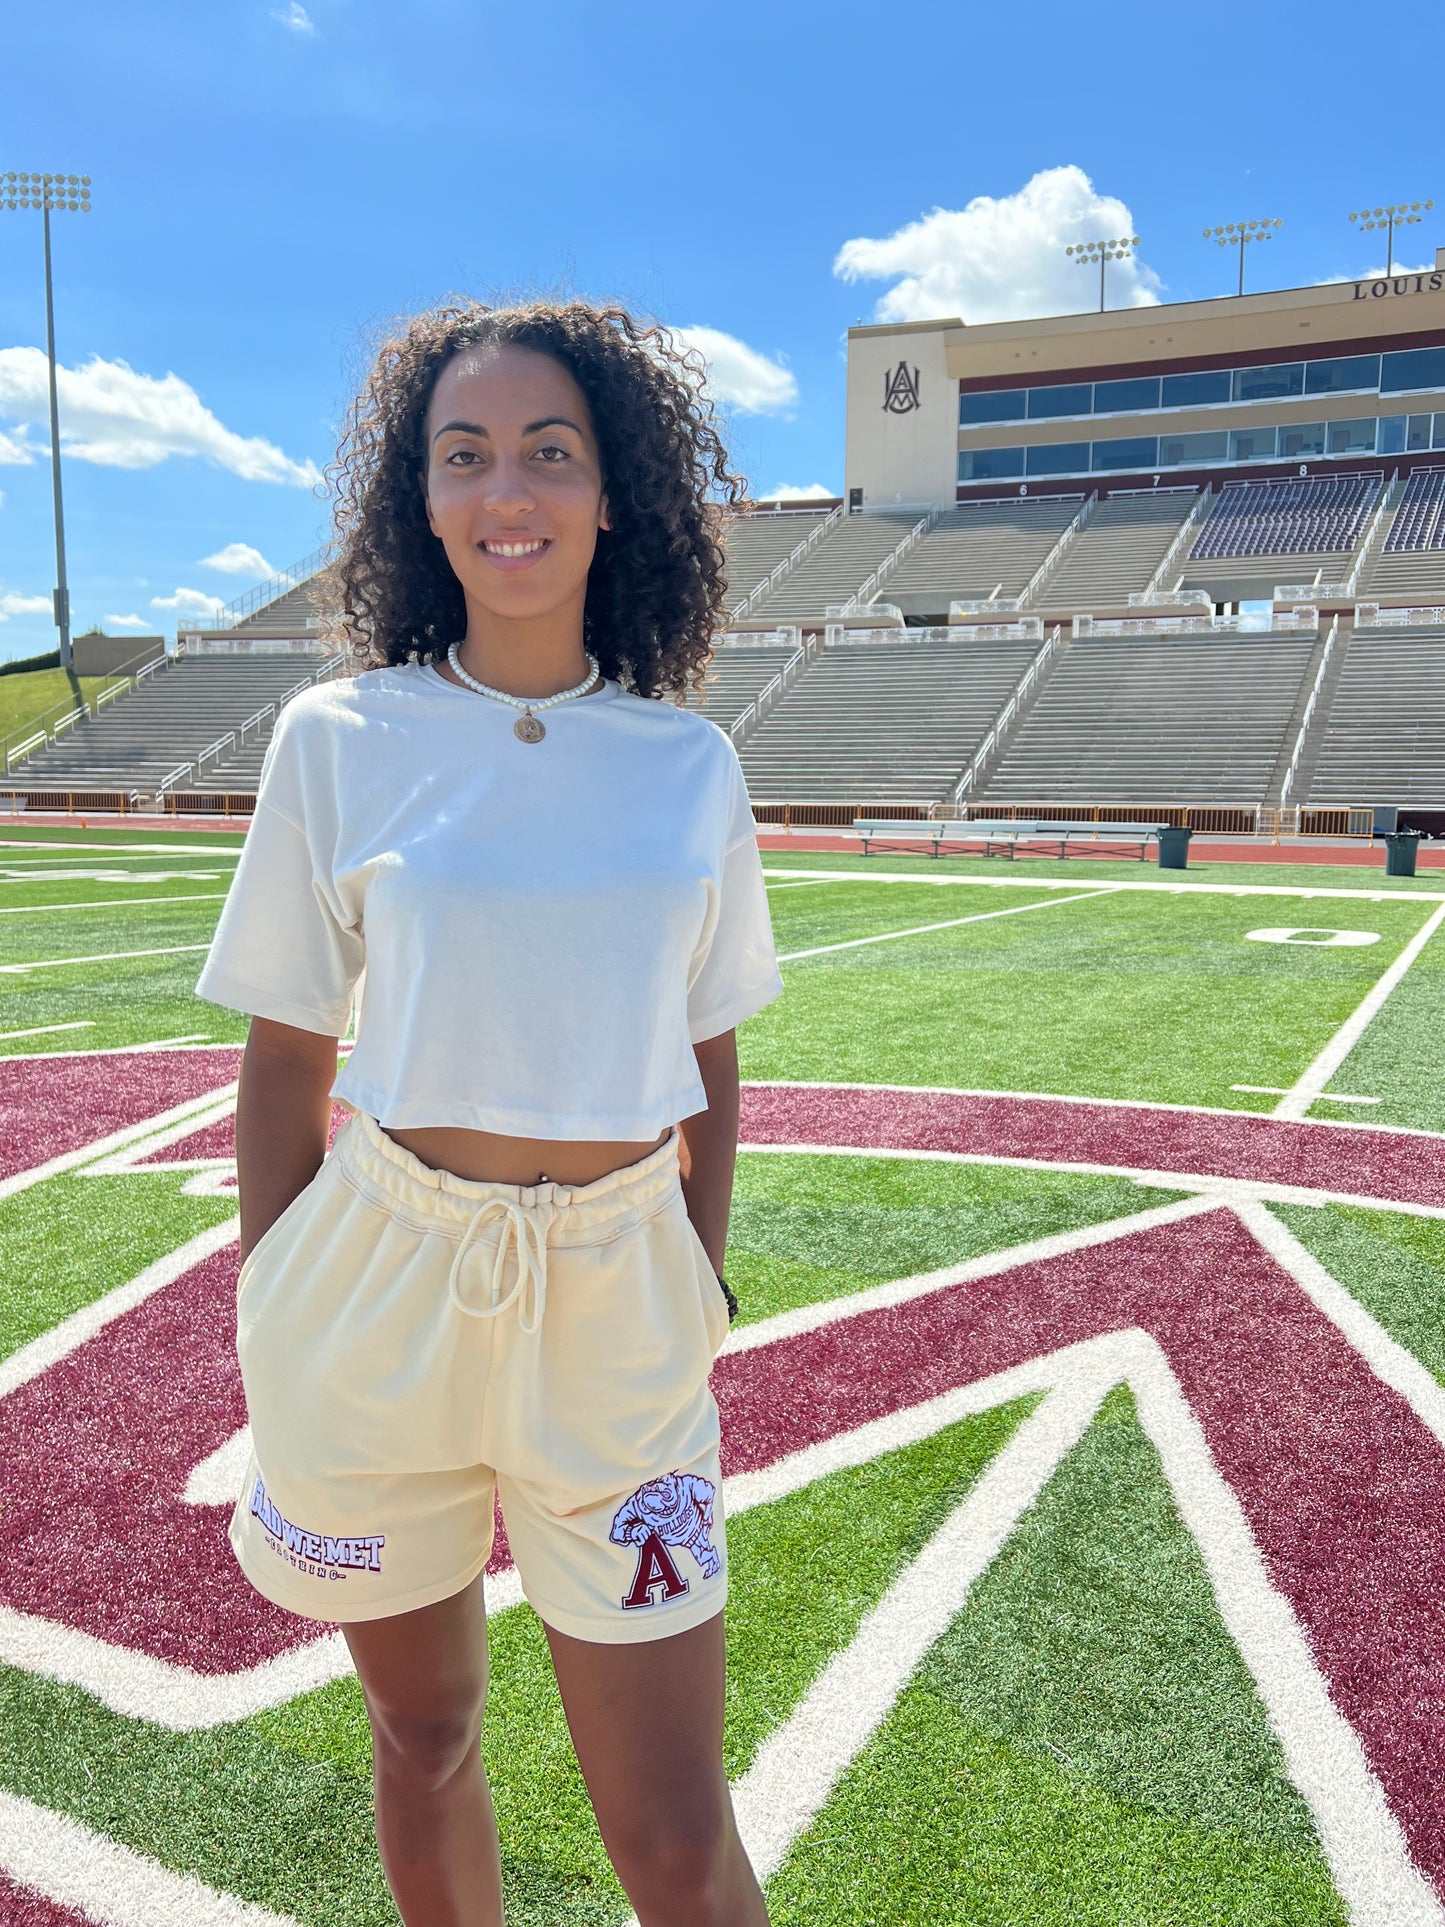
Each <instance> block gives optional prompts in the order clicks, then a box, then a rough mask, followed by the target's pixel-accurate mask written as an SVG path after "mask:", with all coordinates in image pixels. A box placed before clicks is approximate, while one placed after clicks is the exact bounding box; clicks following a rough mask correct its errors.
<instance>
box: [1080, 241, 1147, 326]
mask: <svg viewBox="0 0 1445 1927" xmlns="http://www.w3.org/2000/svg"><path fill="white" fill-rule="evenodd" d="M1138 245H1139V237H1138V235H1137V234H1123V235H1120V236H1119V238H1118V239H1117V240H1112V241H1077V242H1075V243H1074V245H1073V246H1072V247H1067V248H1065V249H1064V253H1065V254H1069V255H1072V256H1073V258H1074V261H1075V263H1076V264H1077V266H1079V267H1081V268H1087V267H1092V266H1093V264H1094V263H1095V262H1096V261H1097V262H1098V264H1099V313H1100V314H1102V313H1103V312H1104V264H1105V263H1106V262H1108V261H1132V260H1133V258H1134V250H1135V248H1137V247H1138Z"/></svg>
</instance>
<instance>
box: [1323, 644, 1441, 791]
mask: <svg viewBox="0 0 1445 1927" xmlns="http://www.w3.org/2000/svg"><path fill="white" fill-rule="evenodd" d="M1307 794H1308V800H1309V801H1310V802H1311V803H1315V804H1320V805H1326V804H1334V805H1339V804H1375V803H1398V804H1414V805H1416V806H1419V805H1421V804H1428V805H1432V806H1434V807H1435V808H1437V809H1439V808H1442V807H1445V628H1440V629H1413V630H1410V631H1409V632H1407V633H1404V634H1400V635H1393V636H1392V635H1388V634H1379V633H1376V632H1374V631H1369V632H1366V633H1357V634H1355V635H1352V636H1351V637H1350V639H1349V643H1348V646H1347V649H1346V654H1345V662H1344V668H1343V670H1342V672H1341V675H1340V679H1339V682H1338V684H1337V686H1336V688H1335V692H1334V698H1333V700H1332V702H1331V703H1330V706H1329V709H1328V712H1327V713H1326V716H1325V718H1324V723H1323V725H1322V735H1321V740H1320V744H1319V749H1318V753H1317V758H1316V761H1315V766H1314V774H1313V776H1312V777H1311V778H1310V780H1309V782H1308V785H1307Z"/></svg>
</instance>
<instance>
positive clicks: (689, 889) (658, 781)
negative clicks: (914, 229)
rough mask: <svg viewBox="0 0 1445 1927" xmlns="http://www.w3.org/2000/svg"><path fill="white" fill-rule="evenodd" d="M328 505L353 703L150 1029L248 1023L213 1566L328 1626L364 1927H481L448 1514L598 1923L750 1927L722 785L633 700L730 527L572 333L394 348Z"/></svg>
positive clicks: (729, 882) (678, 683)
mask: <svg viewBox="0 0 1445 1927" xmlns="http://www.w3.org/2000/svg"><path fill="white" fill-rule="evenodd" d="M338 474H339V483H340V488H339V494H340V506H339V511H338V526H339V534H340V553H339V559H338V561H337V563H336V564H335V565H334V583H335V587H336V589H337V591H338V601H339V602H340V605H341V607H342V609H343V611H344V615H345V622H346V628H347V632H348V635H349V637H350V638H351V641H352V646H353V649H354V650H355V653H356V656H357V660H358V664H359V666H362V667H363V673H360V674H357V675H355V676H352V677H349V678H344V679H343V678H338V679H336V680H335V681H333V682H325V683H320V684H317V685H315V686H314V687H312V688H309V689H307V690H305V691H303V692H302V693H301V694H299V695H298V696H296V697H294V698H293V699H292V700H291V701H290V702H289V703H288V704H286V706H285V707H284V708H283V709H282V711H281V712H280V716H279V718H278V721H277V726H276V731H275V735H274V736H273V738H272V741H271V744H270V746H269V748H268V750H267V754H266V760H265V764H264V766H263V771H262V777H261V784H260V792H259V794H258V797H257V801H256V813H255V817H254V819H253V821H252V824H251V828H250V831H249V833H248V835H247V838H246V843H245V847H244V850H243V852H242V855H241V858H240V860H239V863H238V865H237V870H236V875H235V879H234V882H233V884H232V887H231V891H230V894H229V896H228V898H227V900H226V904H225V907H224V909H223V911H222V914H221V918H220V921H219V923H218V926H217V929H216V934H215V938H214V941H213V943H212V946H211V950H210V954H209V956H208V958H207V961H206V965H205V968H204V969H203V970H202V972H201V976H200V978H199V981H198V982H197V985H196V989H197V991H198V993H199V994H200V995H201V996H203V997H207V998H209V999H211V1000H212V1001H214V1002H217V1003H221V1004H225V1005H227V1006H229V1007H230V1008H233V1009H236V1010H241V1011H245V1012H248V1013H249V1014H251V1016H252V1017H253V1020H254V1021H253V1023H252V1026H251V1030H250V1036H249V1040H248V1042H247V1045H246V1050H245V1055H244V1058H243V1062H242V1070H241V1079H240V1092H239V1098H238V1103H237V1113H236V1148H237V1162H238V1169H239V1176H240V1187H241V1200H242V1219H243V1225H242V1245H243V1259H242V1265H241V1271H240V1275H239V1278H238V1294H237V1349H238V1354H239V1357H240V1364H241V1374H242V1379H243V1382H244V1386H245V1392H246V1401H247V1406H248V1408H249V1412H250V1418H251V1431H252V1442H253V1451H252V1460H251V1464H250V1467H249V1469H248V1473H247V1477H246V1482H245V1487H244V1489H243V1491H242V1493H241V1495H240V1498H239V1499H238V1502H237V1504H236V1508H235V1512H234V1514H233V1517H232V1521H231V1529H230V1531H231V1543H232V1545H233V1547H234V1549H235V1552H236V1556H237V1558H238V1559H239V1561H240V1563H241V1565H242V1568H243V1570H244V1571H245V1573H246V1575H247V1577H248V1578H249V1579H250V1580H251V1582H252V1583H253V1584H254V1585H255V1586H256V1587H257V1588H258V1590H259V1591H261V1592H262V1593H264V1594H265V1595H266V1596H267V1597H268V1598H270V1599H272V1600H274V1601H276V1602H277V1603H278V1604H280V1605H282V1606H284V1607H287V1608H288V1609H289V1610H290V1611H292V1612H295V1613H300V1614H302V1615H305V1616H308V1617H313V1618H318V1619H325V1620H328V1621H335V1622H339V1623H340V1624H341V1627H342V1630H343V1632H344V1634H345V1637H346V1640H347V1644H348V1646H349V1647H350V1650H351V1654H352V1657H353V1659H354V1661H355V1665H356V1670H357V1673H358V1675H359V1677H360V1680H361V1686H362V1692H363V1694H364V1696H365V1701H366V1707H367V1711H368V1714H369V1716H370V1720H371V1728H372V1735H373V1742H374V1782H375V1792H376V1821H377V1837H378V1843H379V1846H380V1851H381V1857H382V1863H383V1866H384V1868H385V1871H386V1875H387V1878H388V1881H389V1883H390V1886H391V1890H392V1893H393V1894H394V1896H395V1899H396V1903H397V1906H398V1909H399V1910H400V1912H401V1916H402V1918H403V1920H404V1921H405V1923H406V1927H484V1924H485V1927H492V1924H493V1923H498V1922H500V1921H501V1919H502V1897H501V1873H500V1863H499V1856H498V1845H497V1834H496V1826H495V1823H494V1820H493V1816H492V1809H491V1804H490V1799H489V1795H488V1791H487V1783H486V1778H485V1775H484V1772H483V1770H482V1764H481V1757H480V1751H479V1745H478V1738H479V1732H480V1728H481V1722H482V1713H483V1706H484V1702H485V1696H486V1683H487V1657H486V1651H487V1649H486V1622H485V1614H484V1605H483V1594H482V1578H481V1574H482V1568H483V1566H484V1565H485V1563H486V1561H487V1559H488V1556H489V1554H490V1552H491V1551H492V1545H493V1500H494V1494H498V1493H499V1495H500V1499H501V1504H502V1509H503V1516H504V1521H505V1527H506V1532H507V1536H508V1539H509V1542H510V1547H511V1552H512V1555H513V1558H514V1560H515V1565H516V1576H515V1580H513V1578H512V1575H508V1574H503V1575H502V1576H501V1578H500V1579H499V1580H498V1582H497V1584H498V1587H499V1589H500V1588H505V1587H507V1586H508V1585H516V1586H519V1588H520V1592H521V1593H522V1594H524V1595H525V1597H526V1598H527V1599H528V1600H529V1601H530V1602H531V1603H532V1605H533V1606H534V1607H535V1609H536V1611H537V1612H538V1614H539V1615H540V1617H541V1619H542V1620H543V1622H544V1625H545V1627H546V1633H547V1639H548V1642H549V1644H550V1648H551V1655H552V1660H553V1663H554V1665H555V1668H556V1673H557V1680H558V1684H559V1687H560V1689H561V1694H562V1700H563V1704H564V1707H565V1710H566V1715H567V1720H568V1724H569V1727H570V1730H571V1733H572V1738H573V1741H574V1743H575V1746H576V1750H577V1757H578V1760H579V1762H580V1764H581V1768H582V1772H583V1775H584V1776H585V1779H586V1783H587V1788H588V1792H589V1794H590V1796H591V1799H592V1804H593V1807H594V1810H595V1811H596V1814H597V1819H598V1824H599V1827H600V1829H601V1834H602V1838H603V1841H604V1843H605V1845H606V1847H607V1851H608V1853H609V1855H610V1856H611V1859H612V1863H613V1865H614V1867H615V1868H616V1870H617V1874H618V1877H619V1879H620V1880H621V1882H622V1885H623V1887H624V1888H625V1889H626V1891H627V1895H628V1898H629V1899H630V1901H631V1902H632V1904H633V1906H634V1907H635V1908H636V1910H637V1914H638V1917H639V1919H640V1921H641V1922H642V1923H643V1927H674V1924H675V1927H713V1924H714V1923H715V1927H759V1924H760V1923H765V1922H766V1919H767V1914H766V1910H765V1907H764V1904H763V1900H762V1896H761V1893H760V1891H759V1888H758V1884H757V1881H756V1879H755V1878H754V1875H753V1872H752V1869H751V1867H750V1866H749V1864H748V1861H747V1858H746V1855H745V1853H744V1851H743V1848H742V1844H741V1841H740V1839H739V1837H738V1833H737V1828H736V1825H735V1822H734V1819H733V1813H732V1806H731V1801H730V1797H729V1793H728V1788H727V1782H726V1778H725V1776H724V1773H723V1767H722V1724H723V1676H724V1648H723V1621H722V1617H721V1612H722V1606H723V1603H724V1596H725V1590H726V1584H727V1546H726V1538H725V1533H724V1523H723V1517H722V1509H721V1478H720V1473H719V1467H718V1421H717V1410H716V1407H715V1405H714V1403H713V1399H712V1395H711V1393H710V1391H709V1388H708V1372H709V1369H710V1367H711V1364H712V1361H713V1358H714V1355H715V1353H716V1351H717V1349H718V1348H719V1346H720V1345H721V1344H722V1341H723V1339H724V1338H725V1336H726V1334H727V1328H728V1320H729V1316H730V1312H731V1310H732V1309H733V1306H732V1300H731V1294H730V1293H728V1291H727V1287H726V1285H725V1284H724V1282H723V1279H722V1275H721V1274H722V1268H723V1251H724V1244H725V1239H726V1232H727V1221H728V1212H729V1204H730V1199H731V1192H732V1181H733V1169H734V1161H735V1156H736V1146H737V1125H738V1070H737V1053H736V1048H735V1043H734V1026H735V1025H737V1024H738V1023H739V1022H741V1020H742V1019H743V1018H744V1017H746V1016H748V1015H750V1014H751V1013H752V1012H754V1011H756V1010H758V1009H760V1008H761V1007H762V1006H763V1005H765V1004H767V1003H769V1002H771V1001H772V999H773V998H775V997H776V996H777V995H779V993H780V992H781V990H782V980H781V978H780V976H779V974H778V969H777V964H776V961H775V957H774V952H773V946H772V936H771V930H770V927H769V923H768V913H767V903H766V897H765V893H764V887H763V881H762V870H761V863H760V859H759V856H758V851H757V844H756V841H755V838H754V833H753V821H752V812H751V809H750V808H749V805H748V799H747V792H746V789H745V788H744V785H743V781H742V773H741V770H740V769H739V766H738V761H737V755H736V752H735V751H734V749H733V747H732V743H731V740H730V739H729V738H728V737H727V736H726V735H725V734H724V733H723V732H722V731H721V730H720V729H718V728H717V726H716V725H715V724H714V723H712V722H711V721H709V720H708V719H706V718H705V717H703V716H702V715H700V714H698V713H697V712H695V711H690V710H687V709H684V708H682V707H680V706H679V705H680V701H681V699H682V697H683V696H684V695H685V693H686V690H687V687H688V681H687V678H688V676H689V674H691V675H692V677H693V686H694V687H699V686H700V685H701V681H702V672H703V669H704V667H705V665H706V663H707V661H708V660H709V658H710V654H711V638H712V636H713V634H714V632H715V631H716V629H717V628H718V627H719V626H720V623H721V620H722V616H723V566H722V555H721V552H720V548H719V542H718V532H717V530H718V519H717V518H718V509H717V507H716V506H714V505H713V502H712V501H710V499H709V497H710V496H716V495H719V494H720V495H721V496H722V497H723V498H725V499H726V500H727V501H728V502H730V503H732V502H736V501H737V499H738V497H739V495H740V493H741V484H740V483H739V482H738V480H737V479H736V478H735V477H734V476H733V475H732V474H731V473H730V472H729V470H728V467H727V457H726V454H725V452H724V450H723V448H722V445H721V443H720V441H719V439H718V437H717V434H716V431H715V428H714V426H713V422H712V417H711V410H710V408H709V407H708V405H707V403H706V401H705V400H704V399H703V397H702V395H701V391H700V387H699V374H698V371H697V368H696V364H695V363H694V362H692V361H690V360H688V359H686V358H684V356H683V355H681V354H680V353H678V352H677V351H676V350H675V349H674V347H673V346H672V344H671V341H670V338H669V337H668V336H667V335H666V334H665V333H663V332H662V331H660V330H658V329H656V328H653V327H643V326H640V325H639V324H638V323H637V322H635V321H634V320H633V319H632V318H631V317H630V316H629V315H628V314H626V313H625V312H624V311H622V310H621V309H617V308H606V309H598V308H594V307H591V306H588V305H586V304H583V303H571V304H568V305H566V306H546V305H531V306H526V307H518V308H509V309H497V310H488V309H485V308H482V307H479V306H470V305H462V306H451V307H447V308H444V309H441V310H439V311H437V312H434V313H431V314H428V315H424V316H421V317H420V318H419V319H417V320H415V321H414V322H412V323H411V324H410V326H408V327H407V328H406V329H405V330H404V332H403V333H402V334H401V335H399V336H398V337H397V338H396V339H394V340H392V341H390V342H388V343H387V344H386V345H385V346H384V348H383V349H382V351H381V353H380V355H379V356H378V358H377V360H376V363H375V366H374V367H373V369H372V372H371V374H370V375H369V377H368V379H367V381H366V383H365V385H364V387H363V389H362V392H361V394H360V397H359V398H358V400H357V402H356V404H355V406H354V408H353V410H352V414H351V418H350V421H349V424H348V430H347V435H346V439H345V440H344V442H343V445H342V450H341V455H340V458H339V462H338ZM663 695H666V696H669V697H671V698H673V700H671V701H665V702H664V701H657V700H654V699H655V698H658V697H660V696H663ZM363 970H364V971H365V975H364V976H363ZM358 991H359V993H360V1005H361V1008H360V1014H359V1018H358V1022H357V1032H356V1042H355V1047H354V1048H353V1050H352V1051H351V1053H350V1055H349V1057H348V1058H347V1059H346V1061H345V1063H344V1065H343V1066H342V1068H341V1070H340V1072H339V1073H338V1071H337V1055H338V1053H337V1042H338V1039H339V1038H340V1037H341V1036H343V1035H344V1034H345V1032H346V1029H347V1024H348V1018H349V1016H350V1012H351V1003H352V998H353V995H355V994H357V993H358ZM333 1096H335V1097H337V1098H339V1099H341V1100H342V1101H344V1102H345V1103H346V1104H347V1105H348V1106H349V1107H350V1109H351V1112H352V1114H351V1115H350V1116H348V1118H347V1120H346V1122H345V1124H344V1125H343V1127H342V1128H341V1130H340V1131H339V1133H338V1135H337V1138H336V1141H335V1144H334V1145H333V1146H332V1147H331V1149H330V1152H329V1154H328V1152H327V1138H328V1131H329V1124H330V1118H331V1100H332V1097H333ZM507 1596H515V1593H512V1594H510V1595H507Z"/></svg>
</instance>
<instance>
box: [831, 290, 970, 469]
mask: <svg viewBox="0 0 1445 1927" xmlns="http://www.w3.org/2000/svg"><path fill="white" fill-rule="evenodd" d="M958 326H959V324H958V322H957V321H926V322H913V323H909V324H908V325H906V326H903V327H897V328H888V329H879V330H876V331H874V330H872V329H850V330H849V334H848V434H847V455H846V461H845V473H844V478H843V487H844V499H845V501H848V500H850V499H851V491H852V490H853V489H859V488H861V489H862V491H863V503H864V506H865V507H868V508H889V507H891V506H892V505H893V504H894V503H895V502H944V503H950V504H951V503H952V501H953V498H954V490H955V487H956V485H957V481H958V453H957V451H958V382H957V380H956V379H951V378H950V376H949V373H948V367H947V357H946V352H945V341H946V337H947V334H948V332H949V330H951V329H956V328H957V327H958ZM900 370H901V371H902V372H901V373H900ZM915 395H916V398H917V400H916V405H914V397H915ZM890 398H891V402H892V405H891V406H889V405H888V403H889V401H890Z"/></svg>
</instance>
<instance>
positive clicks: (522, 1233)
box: [447, 1198, 547, 1334]
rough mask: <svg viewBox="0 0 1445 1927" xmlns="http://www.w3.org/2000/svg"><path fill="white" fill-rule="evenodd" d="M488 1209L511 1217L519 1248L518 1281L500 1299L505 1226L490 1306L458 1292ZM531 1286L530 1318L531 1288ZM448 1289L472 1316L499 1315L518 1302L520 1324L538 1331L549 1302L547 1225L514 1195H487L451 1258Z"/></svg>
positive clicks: (460, 1307)
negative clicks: (466, 1259)
mask: <svg viewBox="0 0 1445 1927" xmlns="http://www.w3.org/2000/svg"><path fill="white" fill-rule="evenodd" d="M489 1211H500V1212H502V1213H503V1214H504V1216H505V1217H506V1218H507V1220H508V1224H509V1225H510V1228H511V1232H512V1239H511V1242H513V1243H514V1244H515V1246H516V1251H517V1282H516V1283H515V1284H514V1285H513V1286H512V1289H511V1290H510V1291H509V1292H508V1293H507V1295H506V1297H505V1298H500V1297H499V1296H498V1293H499V1292H500V1290H501V1282H502V1271H503V1267H504V1266H505V1264H506V1260H507V1246H508V1242H509V1241H508V1237H507V1231H506V1229H505V1228H504V1229H503V1232H502V1236H501V1237H500V1238H499V1239H498V1241H497V1252H496V1256H495V1257H494V1258H493V1260H492V1275H491V1280H490V1283H491V1303H490V1304H487V1305H468V1304H466V1303H465V1302H464V1301H463V1299H462V1298H461V1296H460V1295H459V1293H458V1291H457V1280H458V1278H459V1276H460V1274H461V1268H462V1260H463V1258H464V1257H465V1256H466V1254H467V1249H468V1247H469V1245H470V1244H471V1242H472V1240H473V1239H474V1238H475V1237H476V1235H477V1232H478V1231H479V1230H480V1228H481V1225H482V1221H483V1220H484V1219H485V1217H486V1215H487V1213H488V1212H489ZM529 1285H530V1286H531V1293H530V1307H531V1317H530V1319H529V1317H528V1290H527V1287H528V1286H529ZM447 1292H448V1295H449V1296H450V1298H451V1301H452V1303H453V1304H454V1305H455V1306H456V1308H457V1310H458V1311H464V1312H465V1313H466V1314H467V1316H468V1317H469V1318H496V1317H498V1316H499V1315H500V1314H501V1313H502V1312H504V1311H505V1310H506V1309H507V1307H508V1306H509V1305H511V1304H514V1303H516V1304H517V1306H518V1309H517V1324H518V1327H519V1328H520V1329H521V1330H522V1331H524V1332H527V1333H529V1334H530V1333H532V1332H535V1331H537V1330H538V1329H539V1328H540V1326H541V1323H542V1313H543V1310H544V1309H545V1307H546V1303H547V1227H546V1224H545V1223H538V1221H537V1220H536V1219H535V1218H534V1217H532V1216H531V1215H530V1214H529V1213H528V1212H527V1211H526V1210H525V1209H524V1208H523V1207H522V1206H521V1205H519V1204H518V1203H516V1201H515V1200H514V1199H512V1198H488V1200H487V1202H486V1203H485V1204H484V1205H482V1206H481V1207H480V1208H479V1209H478V1210H477V1212H476V1213H475V1215H474V1216H473V1218H472V1221H471V1223H470V1224H469V1225H468V1226H467V1228H466V1230H465V1231H464V1232H463V1233H462V1235H461V1240H460V1242H459V1243H458V1245H457V1249H456V1255H455V1257H454V1258H453V1259H452V1264H451V1270H450V1271H449V1272H448V1274H447Z"/></svg>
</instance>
